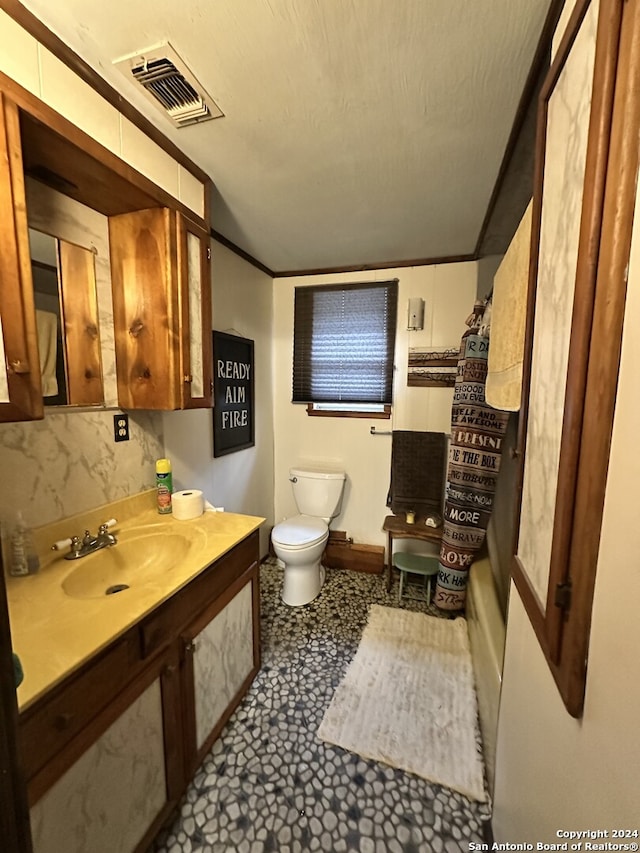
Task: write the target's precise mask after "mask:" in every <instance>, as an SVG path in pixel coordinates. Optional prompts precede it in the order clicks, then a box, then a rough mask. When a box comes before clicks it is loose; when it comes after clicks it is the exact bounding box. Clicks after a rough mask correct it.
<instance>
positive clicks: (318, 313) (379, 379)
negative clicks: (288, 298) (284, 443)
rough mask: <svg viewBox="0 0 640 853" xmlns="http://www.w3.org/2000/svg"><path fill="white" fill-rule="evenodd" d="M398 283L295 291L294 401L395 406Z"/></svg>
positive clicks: (335, 286)
mask: <svg viewBox="0 0 640 853" xmlns="http://www.w3.org/2000/svg"><path fill="white" fill-rule="evenodd" d="M397 307H398V281H397V279H396V280H395V281H384V282H375V283H368V284H350V285H344V284H343V285H326V286H313V287H296V290H295V326H294V344H293V402H294V403H337V402H343V403H386V404H390V403H391V395H392V388H393V353H394V348H395V337H396V317H397Z"/></svg>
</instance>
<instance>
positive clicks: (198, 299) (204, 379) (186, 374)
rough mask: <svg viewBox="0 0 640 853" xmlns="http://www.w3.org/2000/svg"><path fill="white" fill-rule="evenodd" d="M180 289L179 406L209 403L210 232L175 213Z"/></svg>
mask: <svg viewBox="0 0 640 853" xmlns="http://www.w3.org/2000/svg"><path fill="white" fill-rule="evenodd" d="M177 218H178V222H177V233H178V270H179V273H180V291H181V315H182V316H181V330H182V357H183V362H182V370H181V378H182V385H183V387H182V405H183V407H184V408H185V409H190V408H199V407H200V408H208V407H210V406H211V402H212V393H213V382H212V369H213V366H212V363H211V326H212V323H211V279H210V266H211V264H210V248H209V240H210V238H209V235H208V234H207V232H206V231H205V230H204V229H201V228H198V227H197V226H196V225H194V224H193V223H191V222H189V220H188V219H186V218H185V217H184V216H182V214H180V213H178V214H177Z"/></svg>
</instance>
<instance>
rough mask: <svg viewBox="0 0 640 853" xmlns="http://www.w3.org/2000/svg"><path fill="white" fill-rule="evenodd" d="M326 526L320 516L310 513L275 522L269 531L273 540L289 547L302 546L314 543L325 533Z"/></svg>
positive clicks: (326, 530)
mask: <svg viewBox="0 0 640 853" xmlns="http://www.w3.org/2000/svg"><path fill="white" fill-rule="evenodd" d="M328 529H329V528H328V527H327V525H326V522H324V521H323V520H322V519H321V518H314V517H313V516H310V515H294V516H293V518H287V519H286V521H281V522H280V524H276V526H275V527H274V528H273V532H272V533H271V538H272V540H273V541H274V542H278V543H279V544H281V545H288V546H289V547H290V548H302V547H303V546H305V545H315V543H316V542H319V541H320V540H321V539H322V538H323V537H324V536H326V535H327V532H328Z"/></svg>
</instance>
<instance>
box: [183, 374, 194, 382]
mask: <svg viewBox="0 0 640 853" xmlns="http://www.w3.org/2000/svg"><path fill="white" fill-rule="evenodd" d="M183 381H184V382H186V383H187V384H189V382H193V376H191V374H190V373H185V375H184V377H183Z"/></svg>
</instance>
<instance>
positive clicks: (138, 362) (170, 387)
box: [109, 207, 182, 410]
mask: <svg viewBox="0 0 640 853" xmlns="http://www.w3.org/2000/svg"><path fill="white" fill-rule="evenodd" d="M175 228H176V224H175V216H174V215H172V212H171V211H170V210H169V209H167V208H161V207H156V208H151V209H149V210H138V211H134V212H133V213H123V214H121V215H120V216H111V217H110V218H109V242H110V248H111V283H112V292H113V323H114V333H115V348H116V369H117V374H118V400H119V403H120V405H121V406H122V407H123V408H125V409H164V410H170V409H179V408H180V403H181V400H180V396H181V394H180V392H181V388H180V387H179V385H178V382H177V379H178V374H179V371H180V367H181V364H182V359H181V339H180V329H179V325H180V304H179V293H178V288H177V284H176V282H177V252H176V233H175Z"/></svg>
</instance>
